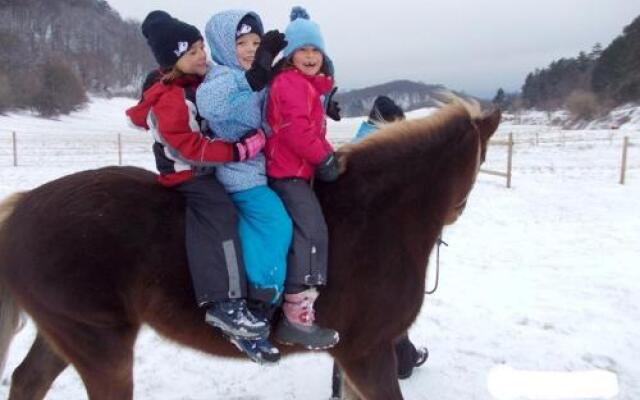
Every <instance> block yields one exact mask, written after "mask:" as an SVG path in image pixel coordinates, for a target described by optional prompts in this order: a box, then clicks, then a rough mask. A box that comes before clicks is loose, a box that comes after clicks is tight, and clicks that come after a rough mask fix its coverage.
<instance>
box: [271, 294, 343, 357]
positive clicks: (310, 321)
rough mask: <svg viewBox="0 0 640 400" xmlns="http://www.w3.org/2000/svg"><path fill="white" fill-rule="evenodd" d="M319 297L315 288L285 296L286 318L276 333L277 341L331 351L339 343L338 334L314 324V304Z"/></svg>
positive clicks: (282, 320) (283, 306)
mask: <svg viewBox="0 0 640 400" xmlns="http://www.w3.org/2000/svg"><path fill="white" fill-rule="evenodd" d="M317 297H318V292H317V290H315V288H312V289H308V290H305V291H304V292H301V293H295V294H285V295H284V299H285V300H284V304H283V305H282V311H283V313H284V316H283V317H282V319H280V323H279V324H278V326H277V327H276V329H275V331H274V338H275V340H277V341H278V342H280V343H282V344H288V345H294V344H298V345H301V346H303V347H305V348H307V349H309V350H324V349H329V348H331V347H333V346H335V345H336V344H337V343H338V341H339V340H340V336H339V335H338V332H336V331H334V330H333V329H329V328H323V327H321V326H318V325H317V324H315V323H314V320H315V314H314V310H313V303H314V302H315V300H316V298H317Z"/></svg>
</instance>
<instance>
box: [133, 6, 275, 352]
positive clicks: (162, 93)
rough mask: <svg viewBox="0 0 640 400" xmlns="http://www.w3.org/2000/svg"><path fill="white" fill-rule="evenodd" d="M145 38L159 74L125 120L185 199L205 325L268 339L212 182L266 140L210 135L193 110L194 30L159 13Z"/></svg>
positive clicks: (203, 65) (226, 208)
mask: <svg viewBox="0 0 640 400" xmlns="http://www.w3.org/2000/svg"><path fill="white" fill-rule="evenodd" d="M142 33H143V34H144V36H145V37H146V39H147V41H148V44H149V46H150V47H151V50H152V52H153V55H154V57H155V58H156V60H157V61H158V64H159V66H160V69H159V70H158V71H156V72H155V73H152V74H150V75H149V77H147V81H146V82H145V85H144V86H145V87H144V93H143V95H142V99H141V100H140V103H139V104H138V105H136V106H135V107H132V108H130V109H129V110H127V116H128V117H129V118H130V119H131V121H132V122H133V123H134V124H135V125H137V126H139V127H141V128H144V129H147V130H149V131H151V132H152V134H153V136H154V139H155V143H154V145H153V153H154V155H155V157H156V166H157V168H158V172H159V173H160V176H159V182H160V183H161V184H162V185H164V186H168V187H172V188H174V189H175V190H177V191H179V192H180V193H182V194H183V196H184V198H185V205H186V214H185V225H186V232H185V237H186V249H187V258H188V262H189V269H190V271H191V276H192V279H193V286H194V290H195V295H196V301H197V304H198V306H200V307H202V308H203V309H204V312H203V314H204V319H205V321H206V322H207V323H209V324H211V325H213V326H215V327H217V328H220V329H221V330H222V331H223V332H224V333H225V334H226V335H227V336H228V337H229V338H230V339H231V340H232V341H234V343H237V342H238V341H242V343H245V342H246V341H248V340H257V339H260V338H266V337H268V334H269V324H268V322H267V321H264V320H262V319H258V318H256V317H255V316H254V315H253V314H252V313H251V312H250V311H249V310H248V309H247V304H246V301H245V297H246V295H247V282H246V277H245V270H244V264H243V260H242V253H241V251H240V243H239V240H238V230H237V226H238V219H237V214H236V210H235V207H234V205H233V203H232V202H231V199H230V198H229V196H228V195H227V193H226V191H225V190H224V188H223V187H222V185H220V183H219V182H218V181H217V179H216V176H215V174H214V167H215V166H216V165H220V164H222V163H227V162H238V161H243V160H246V159H250V158H253V157H254V156H255V155H256V154H257V153H258V152H260V150H261V149H262V147H263V145H264V142H265V136H264V133H263V132H262V131H260V130H254V131H252V132H250V133H249V134H247V135H245V136H244V137H243V138H241V139H240V140H239V141H237V142H223V141H220V140H214V139H211V138H209V137H208V135H206V133H207V128H206V124H204V123H203V120H202V118H201V117H200V114H199V113H198V110H197V107H196V105H195V93H196V89H197V87H198V85H199V84H200V83H201V82H202V77H203V76H204V75H205V74H206V72H207V58H206V53H205V50H204V44H203V39H202V35H201V34H200V32H199V31H198V29H197V28H196V27H194V26H192V25H189V24H186V23H184V22H181V21H179V20H177V19H175V18H173V17H171V16H170V15H169V14H167V13H166V12H164V11H154V12H152V13H150V14H149V15H148V16H147V18H146V19H145V21H144V22H143V24H142ZM158 312H163V310H158ZM245 352H247V351H246V350H245ZM247 353H248V352H247ZM248 354H249V353H248ZM252 359H253V357H252Z"/></svg>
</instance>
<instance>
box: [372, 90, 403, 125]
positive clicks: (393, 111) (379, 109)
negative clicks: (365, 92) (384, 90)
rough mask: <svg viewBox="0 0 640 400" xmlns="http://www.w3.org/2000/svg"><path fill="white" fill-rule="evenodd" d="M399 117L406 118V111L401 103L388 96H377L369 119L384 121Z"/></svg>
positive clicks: (394, 119) (391, 120)
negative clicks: (398, 103)
mask: <svg viewBox="0 0 640 400" xmlns="http://www.w3.org/2000/svg"><path fill="white" fill-rule="evenodd" d="M399 119H404V111H402V108H401V107H400V106H399V105H397V104H396V103H395V102H394V101H393V100H391V98H389V97H387V96H378V97H376V99H375V101H374V102H373V107H371V112H370V113H369V121H371V122H383V123H384V122H393V121H396V120H399Z"/></svg>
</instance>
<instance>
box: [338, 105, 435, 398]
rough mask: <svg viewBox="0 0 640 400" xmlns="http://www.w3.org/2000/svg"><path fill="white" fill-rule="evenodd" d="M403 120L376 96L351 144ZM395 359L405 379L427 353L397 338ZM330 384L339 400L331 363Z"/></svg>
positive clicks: (394, 108)
mask: <svg viewBox="0 0 640 400" xmlns="http://www.w3.org/2000/svg"><path fill="white" fill-rule="evenodd" d="M403 119H405V115H404V111H403V110H402V108H401V107H400V106H399V105H397V104H396V103H395V102H394V101H393V100H392V99H390V98H389V97H387V96H378V97H377V98H376V99H375V101H374V103H373V107H372V108H371V112H370V113H369V118H368V119H367V120H366V121H364V122H362V125H361V126H360V128H359V129H358V132H357V133H356V135H355V137H354V139H353V142H355V143H357V142H360V141H361V140H363V139H364V138H365V137H367V136H369V135H371V134H373V133H374V132H376V131H377V130H378V129H380V127H381V126H383V125H384V124H388V123H391V122H395V121H400V120H403ZM395 351H396V359H397V361H398V379H407V378H409V377H410V376H411V375H412V374H413V369H414V368H416V367H419V366H421V365H422V364H424V363H425V362H426V361H427V358H428V357H429V351H428V350H427V348H426V347H420V348H416V346H415V345H414V344H413V343H412V342H411V340H409V335H408V334H404V335H402V336H401V337H399V338H398V339H397V341H396V344H395ZM331 379H332V382H331V396H332V398H333V399H339V398H340V395H341V385H342V374H341V371H340V368H339V367H338V365H337V364H336V363H335V362H334V363H333V374H332V378H331Z"/></svg>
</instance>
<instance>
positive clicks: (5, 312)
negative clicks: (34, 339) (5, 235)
mask: <svg viewBox="0 0 640 400" xmlns="http://www.w3.org/2000/svg"><path fill="white" fill-rule="evenodd" d="M23 196H24V193H15V194H13V195H11V196H9V197H8V198H6V199H5V200H3V201H2V202H1V203H0V229H2V225H4V222H5V221H6V220H7V218H8V217H9V216H10V215H11V213H12V212H13V210H14V208H15V207H16V205H17V204H18V202H19V201H20V200H21V199H22V197H23ZM23 325H24V320H23V317H22V313H21V312H20V308H19V307H18V305H17V304H16V302H15V301H14V299H13V297H12V296H11V293H9V290H8V289H7V287H6V285H5V284H4V282H3V281H2V280H0V376H2V372H3V371H4V365H5V362H6V360H7V350H9V345H10V344H11V340H12V339H13V337H14V336H15V335H16V333H18V331H19V330H20V329H21V328H22V326H23Z"/></svg>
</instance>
